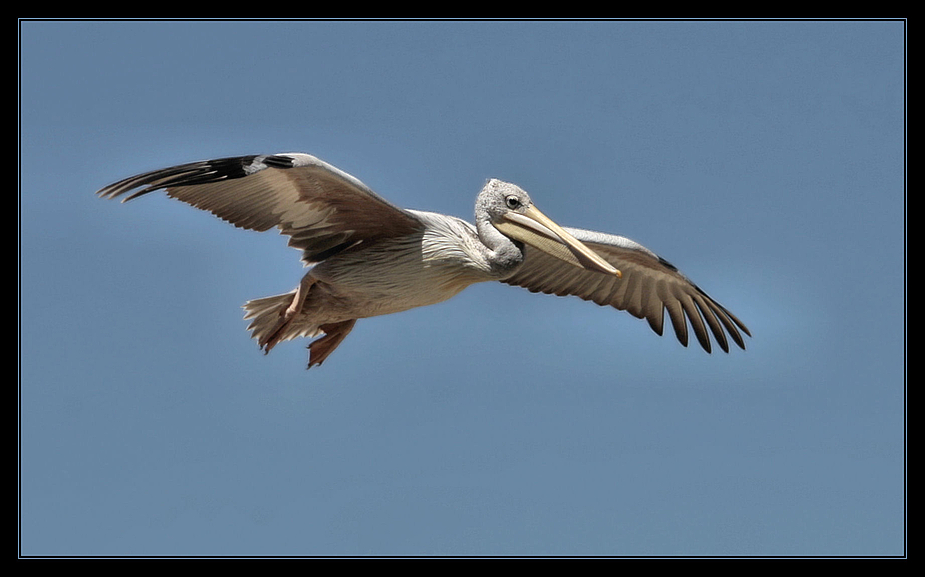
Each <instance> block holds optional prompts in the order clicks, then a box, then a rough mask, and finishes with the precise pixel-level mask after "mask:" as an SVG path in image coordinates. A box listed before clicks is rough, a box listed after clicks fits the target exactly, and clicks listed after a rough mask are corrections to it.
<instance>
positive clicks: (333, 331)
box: [307, 319, 357, 369]
mask: <svg viewBox="0 0 925 577" xmlns="http://www.w3.org/2000/svg"><path fill="white" fill-rule="evenodd" d="M356 323H357V320H356V319H351V320H349V321H341V322H339V323H331V324H328V325H321V326H320V327H319V328H320V329H321V330H323V331H324V336H323V337H321V338H320V339H317V340H315V341H312V343H311V344H310V345H308V351H309V356H308V367H307V368H309V369H310V368H312V367H314V366H316V365H320V364H321V363H323V362H324V360H325V359H327V358H328V355H330V354H331V353H333V352H334V349H336V348H337V346H338V345H339V344H341V343H342V342H344V339H345V338H347V335H349V334H350V331H352V330H353V325H355V324H356Z"/></svg>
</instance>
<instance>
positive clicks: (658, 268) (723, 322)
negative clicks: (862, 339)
mask: <svg viewBox="0 0 925 577" xmlns="http://www.w3.org/2000/svg"><path fill="white" fill-rule="evenodd" d="M566 230H567V231H568V232H569V233H570V234H572V235H573V236H574V237H575V238H577V239H578V240H580V241H581V242H583V243H584V244H585V245H587V246H588V247H589V248H591V249H592V250H594V251H595V252H597V253H598V254H599V255H600V256H601V257H603V258H604V260H606V261H607V262H609V263H610V264H612V265H613V266H615V267H616V268H618V269H620V272H622V273H623V274H622V277H621V278H617V277H615V276H609V275H605V274H601V273H598V272H594V271H588V270H585V269H582V268H579V267H576V266H573V265H571V264H569V263H567V262H564V261H562V260H559V259H557V258H554V257H552V256H549V255H547V254H545V253H543V252H541V251H539V250H536V249H533V248H531V247H526V257H525V259H524V264H523V266H522V267H521V268H520V269H519V270H518V271H517V272H516V273H515V274H514V275H512V276H510V277H508V278H506V279H504V280H503V282H505V283H508V284H511V285H516V286H521V287H523V288H526V289H527V290H530V291H531V292H543V293H547V294H555V295H559V296H566V295H574V296H577V297H580V298H582V299H585V300H589V301H593V302H595V303H597V304H599V305H605V306H612V307H614V308H617V309H620V310H625V311H626V312H628V313H630V314H631V315H633V316H634V317H637V318H640V319H646V320H647V321H648V323H649V326H650V327H651V328H652V330H654V331H655V332H656V333H657V334H659V335H661V334H662V332H663V328H664V322H665V319H664V315H665V311H666V310H667V311H668V318H669V320H670V321H671V325H672V327H673V328H674V332H675V335H676V336H677V337H678V340H679V341H680V342H681V344H683V345H684V346H687V343H688V335H689V332H688V323H689V324H690V328H691V330H692V331H693V333H694V336H695V337H696V338H697V341H698V342H699V343H700V346H702V347H703V349H704V350H705V351H707V352H711V350H712V346H711V341H710V335H711V334H712V335H713V338H714V339H715V340H716V343H717V344H718V345H719V347H720V348H721V349H722V350H723V351H725V352H729V344H728V340H727V333H728V336H729V338H731V339H732V340H733V342H735V344H736V345H738V346H739V347H740V348H742V349H744V348H745V340H744V339H743V338H742V334H741V333H745V334H746V335H748V336H751V333H750V332H749V330H748V328H747V327H746V326H745V325H744V324H743V323H742V321H740V320H739V319H738V318H736V316H735V315H733V314H732V313H731V312H729V311H728V310H726V308H725V307H723V306H722V305H721V304H719V303H718V302H716V301H715V300H713V299H712V298H710V296H709V295H707V294H706V293H705V292H703V291H702V290H701V289H700V288H699V287H698V286H697V285H695V284H694V283H693V282H691V280H690V279H688V278H687V277H686V276H684V274H682V273H681V272H680V271H678V269H677V268H675V267H674V266H673V265H672V264H671V263H669V262H668V261H666V260H665V259H663V258H661V257H659V256H658V255H656V254H655V253H653V252H652V251H650V250H649V249H647V248H645V247H644V246H642V245H640V244H638V243H636V242H633V241H631V240H629V239H627V238H624V237H621V236H615V235H609V234H603V233H599V232H592V231H587V230H580V229H573V228H566Z"/></svg>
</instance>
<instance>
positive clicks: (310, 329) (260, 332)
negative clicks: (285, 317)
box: [244, 291, 323, 342]
mask: <svg viewBox="0 0 925 577" xmlns="http://www.w3.org/2000/svg"><path fill="white" fill-rule="evenodd" d="M294 296H295V291H292V292H289V293H286V294H281V295H275V296H271V297H264V298H260V299H254V300H252V301H247V303H245V304H244V310H246V311H247V313H246V314H245V315H244V319H245V320H248V319H253V320H251V323H250V324H249V325H248V326H247V330H249V331H251V338H254V339H257V341H258V342H262V341H263V339H264V337H269V333H270V331H272V330H273V329H274V327H275V326H276V323H277V321H279V319H280V317H281V316H282V314H283V311H285V310H286V308H287V307H288V306H289V304H290V303H291V302H292V298H293V297H294ZM322 332H323V331H322V330H321V329H320V328H319V327H318V325H316V324H313V323H311V322H306V323H299V322H294V323H291V324H290V325H289V326H288V328H287V329H286V331H285V332H284V333H283V334H282V335H281V338H280V340H281V341H288V340H291V339H295V338H298V337H316V336H318V335H320V334H322Z"/></svg>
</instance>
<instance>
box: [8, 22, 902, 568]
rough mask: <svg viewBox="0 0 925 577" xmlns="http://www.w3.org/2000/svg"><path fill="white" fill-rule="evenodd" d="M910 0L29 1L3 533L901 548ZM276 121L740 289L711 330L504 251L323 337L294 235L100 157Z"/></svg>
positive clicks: (278, 148) (213, 142) (343, 154)
mask: <svg viewBox="0 0 925 577" xmlns="http://www.w3.org/2000/svg"><path fill="white" fill-rule="evenodd" d="M904 36H905V25H904V23H903V22H901V21H863V22H802V21H801V22H780V21H775V22H693V21H681V22H674V21H663V22H629V21H628V22H32V21H29V22H20V38H19V40H20V70H19V73H20V82H21V84H20V125H19V138H20V190H19V199H20V206H19V211H20V212H19V218H20V231H19V257H20V261H19V266H20V270H19V273H20V295H19V296H20V303H19V336H20V341H19V343H20V347H19V355H20V356H19V361H20V364H19V377H20V387H19V408H20V414H19V418H20V421H19V430H20V439H19V442H20V527H21V532H20V554H21V555H26V556H51V555H61V556H77V555H89V556H124V555H140V556H187V555H207V556H213V555H215V556H226V555H244V556H280V555H287V556H288V555H295V556H319V555H323V556H326V555H334V556H368V555H369V556H383V555H399V556H405V555H414V556H416V555H424V556H431V555H448V556H474V555H489V556H495V555H505V556H507V555H515V556H518V555H528V556H533V555H569V556H571V555H581V556H584V555H604V556H630V555H633V556H666V555H671V556H713V555H733V556H767V555H775V556H802V555H833V556H844V555H860V556H895V555H903V554H904V553H905V544H904V541H905V531H904V527H905V499H904V495H905V490H906V488H905V483H904V478H905V471H904V454H905V445H904V430H905V405H904V390H905V387H904V384H905V299H904V291H905V274H904V273H905V270H904V268H905V226H904V225H905V195H904V185H905V178H904V170H905V164H904V157H905V148H904V135H905V125H904V106H905V99H904V93H905V83H904V73H905V47H904ZM289 151H301V152H307V153H310V154H314V155H316V156H318V157H320V158H322V159H324V160H326V161H328V162H330V163H332V164H334V165H335V166H337V167H339V168H341V169H343V170H345V171H346V172H349V173H351V174H353V175H354V176H356V177H357V178H359V179H360V180H362V181H363V182H365V183H366V184H367V185H369V186H370V187H371V188H373V189H374V190H376V191H377V192H378V193H379V194H381V195H382V196H384V197H386V198H387V199H389V200H391V201H392V202H394V203H396V204H398V205H400V206H405V207H409V208H418V209H424V210H433V211H438V212H443V213H447V214H452V215H456V216H461V217H464V218H467V219H471V215H472V212H473V205H474V200H475V196H476V194H477V192H478V190H479V189H480V188H481V186H482V185H483V183H484V182H485V181H486V180H487V179H488V178H492V177H494V178H500V179H503V180H508V181H512V182H515V183H517V184H519V185H520V186H522V187H523V188H524V189H526V190H527V191H528V192H529V193H530V194H531V196H532V197H533V199H534V201H535V202H536V204H537V206H538V207H539V208H540V209H541V210H542V211H543V212H545V213H546V214H547V215H549V216H550V217H551V218H553V219H554V220H556V221H557V222H559V223H560V224H562V225H565V226H575V227H581V228H589V229H593V230H600V231H605V232H612V233H617V234H622V235H625V236H628V237H630V238H632V239H634V240H636V241H638V242H641V243H642V244H644V245H646V246H647V247H649V248H651V249H652V250H654V251H656V252H657V253H659V254H660V255H662V256H663V257H665V258H667V259H668V260H670V261H671V262H672V263H674V264H675V265H677V266H678V267H679V268H680V269H681V270H682V271H684V272H685V273H686V274H688V276H690V277H691V278H692V279H693V280H694V281H695V282H696V283H697V284H698V285H700V286H701V287H702V288H703V289H704V290H705V291H706V292H708V293H709V294H710V295H711V296H713V297H714V298H716V299H717V300H718V301H719V302H720V303H722V304H723V305H725V306H726V307H728V308H729V309H730V310H731V311H733V312H734V313H735V314H736V315H737V316H739V317H740V318H741V319H742V320H743V321H744V322H745V323H746V324H747V325H748V327H749V328H750V329H751V331H752V334H753V335H754V338H752V339H749V341H748V350H747V351H744V352H743V351H741V350H734V351H732V352H731V354H728V355H726V354H723V353H722V352H719V353H714V354H712V355H708V354H706V353H704V352H703V351H702V350H700V349H699V347H697V346H696V342H695V343H693V344H692V346H690V347H689V348H684V347H682V346H681V345H680V344H679V343H678V342H677V340H676V339H675V338H674V336H673V334H667V333H669V332H670V330H668V329H666V336H665V337H658V336H657V335H655V334H654V333H653V332H652V331H651V330H650V329H649V327H648V325H647V323H646V322H645V321H641V320H638V319H635V318H633V317H631V316H630V315H628V314H626V313H623V312H620V311H616V310H613V309H605V308H601V307H598V306H596V305H594V304H591V303H588V302H584V301H581V300H579V299H576V298H558V297H552V296H546V295H534V294H531V293H529V292H527V291H525V290H523V289H519V288H514V287H510V286H507V285H503V284H500V283H491V284H481V285H476V286H473V287H471V288H469V289H467V290H466V291H464V292H463V293H462V294H460V295H459V296H458V297H456V298H454V299H451V300H449V301H447V302H444V303H441V304H439V305H436V306H431V307H426V308H421V309H416V310H412V311H408V312H405V313H402V314H398V315H391V316H385V317H378V318H373V319H365V320H361V321H360V322H358V323H357V326H356V328H355V330H354V331H353V333H352V334H351V335H350V337H349V338H348V339H347V340H346V341H345V342H344V344H342V345H341V346H340V348H338V350H337V351H336V352H335V353H334V354H333V355H332V356H331V357H330V358H329V359H328V361H327V362H326V363H325V364H324V365H323V366H322V367H320V368H315V369H312V370H311V371H306V370H305V365H306V362H307V351H306V350H305V345H306V344H307V341H305V340H301V341H290V342H288V343H283V344H281V345H280V346H278V347H277V348H276V349H274V350H273V351H272V353H271V354H269V355H267V356H264V355H263V354H262V353H261V352H260V351H259V350H258V348H257V345H256V343H255V342H254V341H252V340H250V338H249V334H248V333H247V332H246V331H245V327H246V325H247V322H246V321H244V320H242V313H243V311H242V310H241V308H240V307H241V305H242V304H243V303H244V302H245V301H247V300H248V299H252V298H256V297H261V296H267V295H271V294H278V293H283V292H288V291H290V290H292V289H294V288H295V286H296V285H297V283H298V281H299V279H300V278H301V276H302V274H303V272H304V271H303V270H302V268H301V263H300V262H299V254H298V252H296V251H294V250H292V249H289V248H286V239H285V238H284V237H281V236H279V235H277V234H275V233H273V232H270V233H263V234H260V233H254V232H246V231H241V230H238V229H235V228H234V227H231V226H229V225H227V224H225V223H223V222H221V221H220V220H218V219H216V218H214V217H212V216H211V215H209V214H207V213H203V212H200V211H197V210H194V209H192V208H190V207H188V206H186V205H184V204H182V203H178V202H176V201H172V200H170V199H167V198H166V197H164V196H163V195H151V196H147V197H145V198H143V199H140V200H138V201H135V202H132V203H129V204H119V203H118V202H114V201H104V200H100V199H99V198H97V197H96V196H94V192H95V191H96V190H97V189H99V188H101V187H102V186H105V185H107V184H109V183H111V182H113V181H115V180H119V179H121V178H124V177H127V176H131V175H133V174H136V173H139V172H142V171H147V170H151V169H156V168H162V167H167V166H171V165H174V164H179V163H184V162H189V161H194V160H201V159H207V158H215V157H222V156H231V155H240V154H253V153H274V152H289Z"/></svg>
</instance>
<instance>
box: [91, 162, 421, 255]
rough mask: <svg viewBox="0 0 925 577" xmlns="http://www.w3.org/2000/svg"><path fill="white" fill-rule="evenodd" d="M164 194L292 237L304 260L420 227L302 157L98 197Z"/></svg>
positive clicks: (132, 184) (138, 184)
mask: <svg viewBox="0 0 925 577" xmlns="http://www.w3.org/2000/svg"><path fill="white" fill-rule="evenodd" d="M161 189H164V190H166V191H167V195H168V196H170V197H173V198H176V199H178V200H182V201H183V202H186V203H188V204H190V205H192V206H194V207H196V208H200V209H202V210H207V211H209V212H211V213H212V214H214V215H216V216H218V217H219V218H221V219H223V220H225V221H227V222H230V223H231V224H233V225H235V226H238V227H242V228H246V229H250V230H257V231H266V230H269V229H271V228H273V227H277V228H279V230H280V233H281V234H285V235H287V236H289V237H290V239H289V245H290V246H293V247H295V248H298V249H301V250H302V251H303V257H302V258H303V260H305V261H306V262H317V261H320V260H324V258H327V257H328V256H330V255H331V254H334V253H336V252H338V251H340V250H343V249H345V248H347V247H350V246H352V245H354V244H356V243H358V242H371V241H375V240H379V239H382V238H394V237H400V236H405V235H409V234H412V233H414V232H416V231H420V230H422V229H423V224H422V223H421V221H420V220H419V219H418V218H417V217H415V216H414V215H413V214H412V213H410V212H409V211H406V210H403V209H401V208H398V207H396V206H394V205H392V204H391V203H389V202H388V201H386V200H385V199H383V198H382V197H380V196H379V195H377V194H376V193H374V192H373V191H372V190H371V189H369V187H367V186H366V185H365V184H363V183H362V182H360V181H359V180H357V179H356V178H354V177H352V176H350V175H349V174H347V173H345V172H343V171H341V170H339V169H337V168H335V167H333V166H331V165H329V164H327V163H325V162H323V161H321V160H319V159H317V158H315V157H313V156H310V155H307V154H300V153H292V154H274V155H266V156H242V157H233V158H222V159H217V160H205V161H201V162H193V163H189V164H183V165H179V166H174V167H171V168H165V169H161V170H154V171H151V172H147V173H144V174H140V175H137V176H133V177H130V178H126V179H124V180H122V181H119V182H117V183H114V184H112V185H110V186H107V187H105V188H103V189H102V190H100V191H99V192H98V193H97V194H99V195H100V196H101V197H104V198H117V197H120V196H123V195H127V196H125V197H124V201H127V200H131V199H133V198H136V197H138V196H141V195H143V194H147V193H149V192H153V191H156V190H161ZM129 193H131V194H129Z"/></svg>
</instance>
